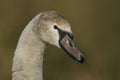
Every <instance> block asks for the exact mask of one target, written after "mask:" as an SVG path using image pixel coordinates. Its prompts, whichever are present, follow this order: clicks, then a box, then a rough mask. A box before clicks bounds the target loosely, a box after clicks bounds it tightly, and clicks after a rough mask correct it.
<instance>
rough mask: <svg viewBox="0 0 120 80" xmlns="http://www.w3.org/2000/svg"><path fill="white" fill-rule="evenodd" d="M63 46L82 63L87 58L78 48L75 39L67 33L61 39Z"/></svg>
mask: <svg viewBox="0 0 120 80" xmlns="http://www.w3.org/2000/svg"><path fill="white" fill-rule="evenodd" d="M59 43H60V46H61V48H62V49H63V50H64V51H65V52H67V53H68V55H70V56H71V57H72V58H73V59H75V60H77V61H78V62H80V63H84V61H85V58H84V56H83V54H82V53H81V52H80V51H79V50H78V48H77V47H76V46H75V44H74V42H73V40H72V39H71V38H70V37H69V36H68V35H65V36H64V37H63V38H62V39H61V40H60V41H59Z"/></svg>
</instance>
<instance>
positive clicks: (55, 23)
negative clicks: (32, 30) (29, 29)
mask: <svg viewBox="0 0 120 80" xmlns="http://www.w3.org/2000/svg"><path fill="white" fill-rule="evenodd" d="M37 25H38V26H37V28H36V30H37V33H38V34H39V38H40V39H41V40H42V41H44V42H46V43H49V44H52V45H55V46H57V47H59V48H62V49H63V50H64V51H65V52H67V53H68V54H69V55H70V56H71V57H72V58H74V59H75V60H77V61H79V62H80V63H83V62H84V61H85V59H84V56H83V55H82V53H81V52H80V51H79V50H78V49H77V48H76V46H75V45H74V42H73V34H72V31H71V27H70V24H69V22H68V21H67V20H66V19H65V18H64V17H63V16H61V15H60V14H59V13H57V12H56V11H47V12H42V13H40V15H39V20H38V22H37Z"/></svg>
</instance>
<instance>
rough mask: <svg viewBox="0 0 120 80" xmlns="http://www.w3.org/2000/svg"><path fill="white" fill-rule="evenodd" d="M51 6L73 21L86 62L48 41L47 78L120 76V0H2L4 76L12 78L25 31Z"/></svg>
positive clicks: (0, 61)
mask: <svg viewBox="0 0 120 80" xmlns="http://www.w3.org/2000/svg"><path fill="white" fill-rule="evenodd" d="M48 10H55V11H58V12H59V13H61V14H62V15H63V16H65V17H66V18H67V20H68V21H69V22H70V23H71V26H72V30H73V33H74V39H75V40H74V41H75V42H76V45H77V46H78V48H79V49H80V50H81V51H82V52H83V53H84V55H85V56H86V62H85V64H82V65H81V64H79V63H77V62H75V61H74V60H72V59H71V58H70V57H69V56H68V55H66V54H65V53H64V52H63V51H62V50H61V49H58V48H56V47H54V46H52V47H51V46H50V45H48V47H47V50H46V51H45V52H46V53H45V60H44V80H120V0H1V1H0V80H11V74H12V72H11V66H12V58H13V55H14V50H15V47H16V44H17V40H18V38H19V36H20V34H21V31H22V30H23V29H24V27H25V26H26V25H27V23H28V22H29V21H30V20H31V19H32V18H33V17H34V16H35V15H36V14H38V13H39V12H41V11H48ZM33 55H34V54H33Z"/></svg>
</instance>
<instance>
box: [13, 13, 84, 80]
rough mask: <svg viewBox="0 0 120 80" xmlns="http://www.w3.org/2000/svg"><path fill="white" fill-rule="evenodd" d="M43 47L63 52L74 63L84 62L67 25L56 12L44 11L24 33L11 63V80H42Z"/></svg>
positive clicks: (32, 21)
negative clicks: (46, 45) (52, 47)
mask: <svg viewBox="0 0 120 80" xmlns="http://www.w3.org/2000/svg"><path fill="white" fill-rule="evenodd" d="M45 43H49V44H52V45H55V46H57V47H59V48H62V49H63V50H64V51H65V52H67V53H68V54H69V55H70V56H71V57H72V58H73V59H75V60H77V61H78V62H80V63H83V62H84V60H85V59H84V57H83V55H82V54H81V53H80V52H79V50H78V49H77V48H76V47H75V45H74V43H73V35H72V31H71V28H70V24H69V23H68V21H67V20H65V19H64V17H62V16H61V15H60V14H58V13H57V12H55V11H46V12H42V13H40V14H38V15H37V16H36V17H35V18H33V19H32V20H31V21H30V22H29V24H28V25H27V26H26V27H25V29H24V30H23V32H22V34H21V36H20V39H19V41H18V45H17V48H16V51H15V54H14V59H13V68H12V71H13V74H12V80H43V74H42V72H43V55H44V50H45Z"/></svg>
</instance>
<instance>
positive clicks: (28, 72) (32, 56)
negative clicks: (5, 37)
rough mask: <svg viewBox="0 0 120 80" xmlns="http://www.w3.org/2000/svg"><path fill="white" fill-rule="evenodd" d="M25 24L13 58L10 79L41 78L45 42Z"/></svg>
mask: <svg viewBox="0 0 120 80" xmlns="http://www.w3.org/2000/svg"><path fill="white" fill-rule="evenodd" d="M31 28H32V27H31V26H27V27H26V28H25V29H24V31H23V32H22V34H21V37H20V39H19V41H18V45H17V48H16V51H15V55H14V59H13V69H12V70H13V79H12V80H43V74H42V73H43V71H42V70H43V55H44V49H45V44H44V42H43V41H42V40H40V39H39V38H38V37H37V35H36V34H35V33H34V31H32V29H31Z"/></svg>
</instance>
